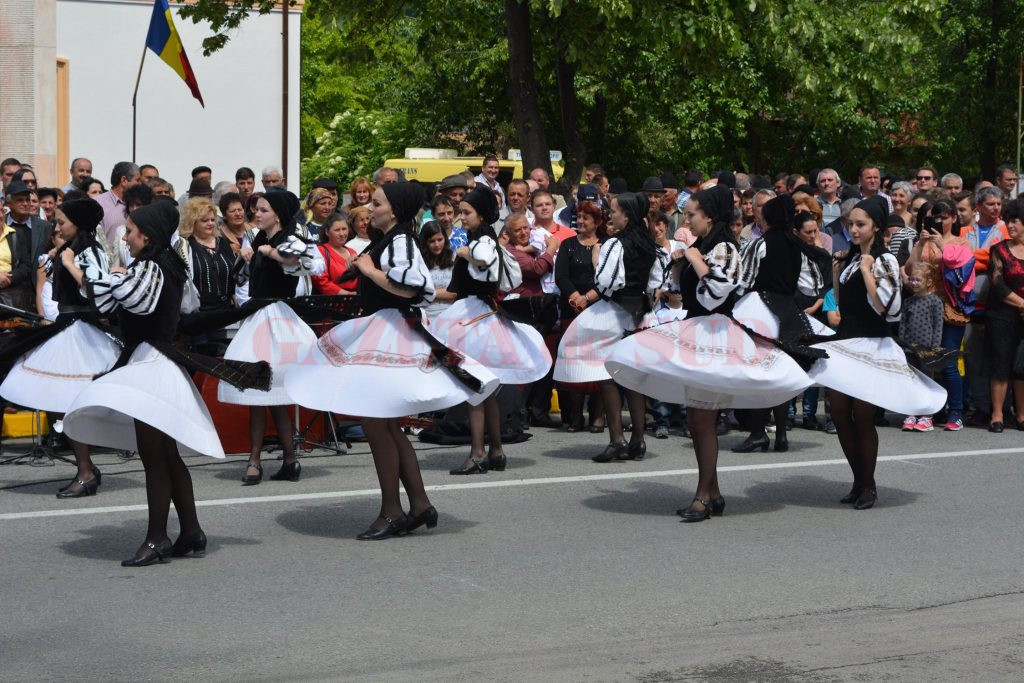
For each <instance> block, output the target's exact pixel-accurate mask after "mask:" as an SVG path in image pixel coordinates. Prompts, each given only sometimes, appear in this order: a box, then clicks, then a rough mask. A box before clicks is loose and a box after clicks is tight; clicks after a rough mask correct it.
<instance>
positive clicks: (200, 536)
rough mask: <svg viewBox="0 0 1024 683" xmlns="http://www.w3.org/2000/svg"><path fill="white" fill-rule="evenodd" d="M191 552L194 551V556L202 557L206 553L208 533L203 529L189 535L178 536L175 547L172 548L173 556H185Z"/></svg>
mask: <svg viewBox="0 0 1024 683" xmlns="http://www.w3.org/2000/svg"><path fill="white" fill-rule="evenodd" d="M189 553H192V556H193V557H202V556H203V555H205V554H206V534H204V533H203V530H202V529H200V530H199V531H197V532H195V533H194V534H189V535H188V536H178V540H177V541H175V542H174V547H172V548H171V557H185V556H186V555H188V554H189Z"/></svg>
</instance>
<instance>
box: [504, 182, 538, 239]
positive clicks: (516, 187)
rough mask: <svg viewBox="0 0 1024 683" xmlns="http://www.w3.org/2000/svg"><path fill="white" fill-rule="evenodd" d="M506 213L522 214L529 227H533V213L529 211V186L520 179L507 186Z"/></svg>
mask: <svg viewBox="0 0 1024 683" xmlns="http://www.w3.org/2000/svg"><path fill="white" fill-rule="evenodd" d="M508 211H509V214H513V213H521V214H524V215H525V216H526V220H527V221H528V222H529V223H530V227H531V228H532V227H533V221H534V215H533V211H531V210H530V186H529V184H528V183H527V182H526V181H525V180H523V179H521V178H517V179H516V180H513V181H512V182H510V183H509V184H508ZM506 225H507V220H506Z"/></svg>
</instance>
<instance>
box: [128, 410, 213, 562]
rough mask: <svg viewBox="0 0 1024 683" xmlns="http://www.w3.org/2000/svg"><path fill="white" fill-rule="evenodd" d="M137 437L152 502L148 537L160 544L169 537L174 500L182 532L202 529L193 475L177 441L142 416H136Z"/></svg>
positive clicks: (149, 498) (184, 533)
mask: <svg viewBox="0 0 1024 683" xmlns="http://www.w3.org/2000/svg"><path fill="white" fill-rule="evenodd" d="M135 441H136V444H137V445H138V448H139V459H140V460H142V466H143V467H144V468H145V470H146V502H147V503H148V504H149V529H147V531H146V540H147V541H151V542H152V543H155V544H158V545H159V544H160V543H161V542H162V541H163V540H164V539H166V538H167V516H168V514H169V513H170V508H171V502H172V501H173V502H174V509H175V510H176V511H177V513H178V523H179V524H180V525H181V533H182V535H189V534H194V533H196V532H197V531H199V530H200V529H199V517H198V516H197V515H196V497H195V493H194V492H193V491H192V475H190V474H189V473H188V468H187V467H185V462H184V461H183V460H182V459H181V455H180V454H179V453H178V444H177V442H176V441H175V440H174V439H172V438H171V437H169V436H167V435H166V434H164V433H163V432H161V431H160V430H158V429H156V428H155V427H151V426H150V425H148V424H146V423H145V422H139V421H138V420H135Z"/></svg>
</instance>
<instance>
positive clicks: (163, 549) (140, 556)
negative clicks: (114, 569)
mask: <svg viewBox="0 0 1024 683" xmlns="http://www.w3.org/2000/svg"><path fill="white" fill-rule="evenodd" d="M173 547H174V546H172V545H171V540H170V539H169V538H168V539H164V542H163V543H161V544H160V545H157V544H156V543H153V541H146V542H145V543H143V544H142V548H140V549H139V552H137V553H135V556H134V557H130V558H128V559H127V560H124V561H122V562H121V566H122V567H146V566H148V565H151V564H153V563H154V562H163V561H164V558H165V557H168V556H169V555H170V554H171V550H172V549H173Z"/></svg>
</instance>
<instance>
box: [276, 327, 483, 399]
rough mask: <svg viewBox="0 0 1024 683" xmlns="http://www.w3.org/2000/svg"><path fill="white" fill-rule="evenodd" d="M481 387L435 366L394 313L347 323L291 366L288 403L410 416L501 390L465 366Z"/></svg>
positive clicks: (418, 339) (480, 368) (427, 349)
mask: <svg viewBox="0 0 1024 683" xmlns="http://www.w3.org/2000/svg"><path fill="white" fill-rule="evenodd" d="M465 369H466V370H467V371H468V372H469V373H470V374H471V375H472V376H473V377H475V378H476V379H477V380H479V381H480V383H481V390H480V391H474V390H473V389H471V388H470V387H468V386H467V385H465V384H463V383H462V382H460V381H459V380H458V379H456V378H455V377H454V375H452V374H451V373H450V372H449V371H448V370H446V369H444V368H443V367H440V366H439V365H437V364H436V363H434V362H433V361H432V360H431V356H430V346H429V345H428V344H427V342H426V341H424V340H423V337H421V336H420V335H419V334H418V333H417V332H416V331H414V330H413V329H412V328H410V327H409V324H408V323H407V322H406V321H405V320H403V319H402V314H401V313H400V312H399V311H397V310H395V309H386V310H383V311H379V312H377V313H375V314H374V315H372V316H367V317H364V318H356V319H355V320H346V321H345V322H342V323H340V324H338V325H336V326H335V327H334V328H332V329H331V331H330V332H328V333H327V334H325V335H324V336H323V337H321V338H320V339H319V340H318V341H317V343H316V344H315V345H314V346H313V349H312V352H311V354H310V362H309V363H303V364H300V365H292V366H290V367H289V368H288V371H287V372H286V374H285V378H284V384H285V389H286V390H287V391H288V395H289V397H290V401H294V402H295V403H298V404H299V405H302V406H306V407H308V408H313V409H315V410H327V411H330V412H334V413H342V414H345V415H354V416H359V417H378V418H391V417H405V416H406V415H416V414H418V413H427V412H431V411H434V410H444V409H446V408H451V407H452V406H455V405H458V404H460V403H463V402H469V403H470V404H472V405H478V404H480V403H482V402H483V400H484V399H485V398H487V397H488V396H490V395H491V394H492V393H493V392H494V390H495V389H497V388H498V383H499V382H498V378H497V377H496V376H495V375H494V374H492V373H491V372H490V371H489V370H487V368H485V367H483V366H482V365H480V364H477V363H469V364H467V366H466V368H465Z"/></svg>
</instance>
